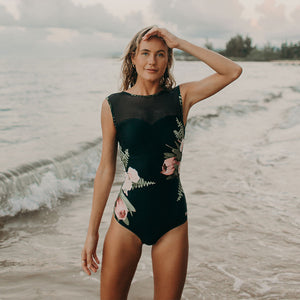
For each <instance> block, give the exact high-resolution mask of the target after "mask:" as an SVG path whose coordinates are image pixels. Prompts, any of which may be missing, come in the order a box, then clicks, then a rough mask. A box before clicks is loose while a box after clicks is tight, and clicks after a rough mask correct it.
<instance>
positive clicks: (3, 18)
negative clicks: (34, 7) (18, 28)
mask: <svg viewBox="0 0 300 300" xmlns="http://www.w3.org/2000/svg"><path fill="white" fill-rule="evenodd" d="M13 24H15V19H14V18H13V17H12V16H11V14H9V13H8V12H7V10H6V9H5V7H4V6H3V5H1V4H0V26H11V25H13Z"/></svg>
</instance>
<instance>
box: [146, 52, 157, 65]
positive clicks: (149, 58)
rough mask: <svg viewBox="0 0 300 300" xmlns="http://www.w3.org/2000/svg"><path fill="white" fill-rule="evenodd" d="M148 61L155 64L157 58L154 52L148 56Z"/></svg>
mask: <svg viewBox="0 0 300 300" xmlns="http://www.w3.org/2000/svg"><path fill="white" fill-rule="evenodd" d="M148 63H149V65H155V63H156V59H155V55H154V54H151V55H149V56H148Z"/></svg>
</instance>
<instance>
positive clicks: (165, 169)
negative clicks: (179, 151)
mask: <svg viewBox="0 0 300 300" xmlns="http://www.w3.org/2000/svg"><path fill="white" fill-rule="evenodd" d="M176 165H179V162H178V161H177V160H176V157H170V158H167V159H165V161H164V163H163V165H162V171H161V172H160V173H161V174H164V175H172V174H173V173H174V171H175V166H176Z"/></svg>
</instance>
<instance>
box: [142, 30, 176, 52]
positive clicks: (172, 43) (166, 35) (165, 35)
mask: <svg viewBox="0 0 300 300" xmlns="http://www.w3.org/2000/svg"><path fill="white" fill-rule="evenodd" d="M152 36H158V37H160V38H162V39H163V40H164V41H165V42H166V44H167V46H168V47H169V48H177V47H178V45H179V42H180V39H179V38H178V37H177V36H175V35H174V34H172V33H170V32H169V31H168V30H167V29H165V28H159V27H157V26H154V27H153V28H152V29H151V30H149V31H148V32H147V33H146V34H145V35H144V36H143V40H144V41H145V40H148V39H149V38H151V37H152Z"/></svg>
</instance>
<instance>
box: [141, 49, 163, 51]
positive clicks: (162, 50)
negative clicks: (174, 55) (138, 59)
mask: <svg viewBox="0 0 300 300" xmlns="http://www.w3.org/2000/svg"><path fill="white" fill-rule="evenodd" d="M140 51H141V52H142V51H144V52H151V51H150V50H149V49H142V50H140ZM156 52H166V51H165V50H163V49H161V50H158V51H156Z"/></svg>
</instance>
